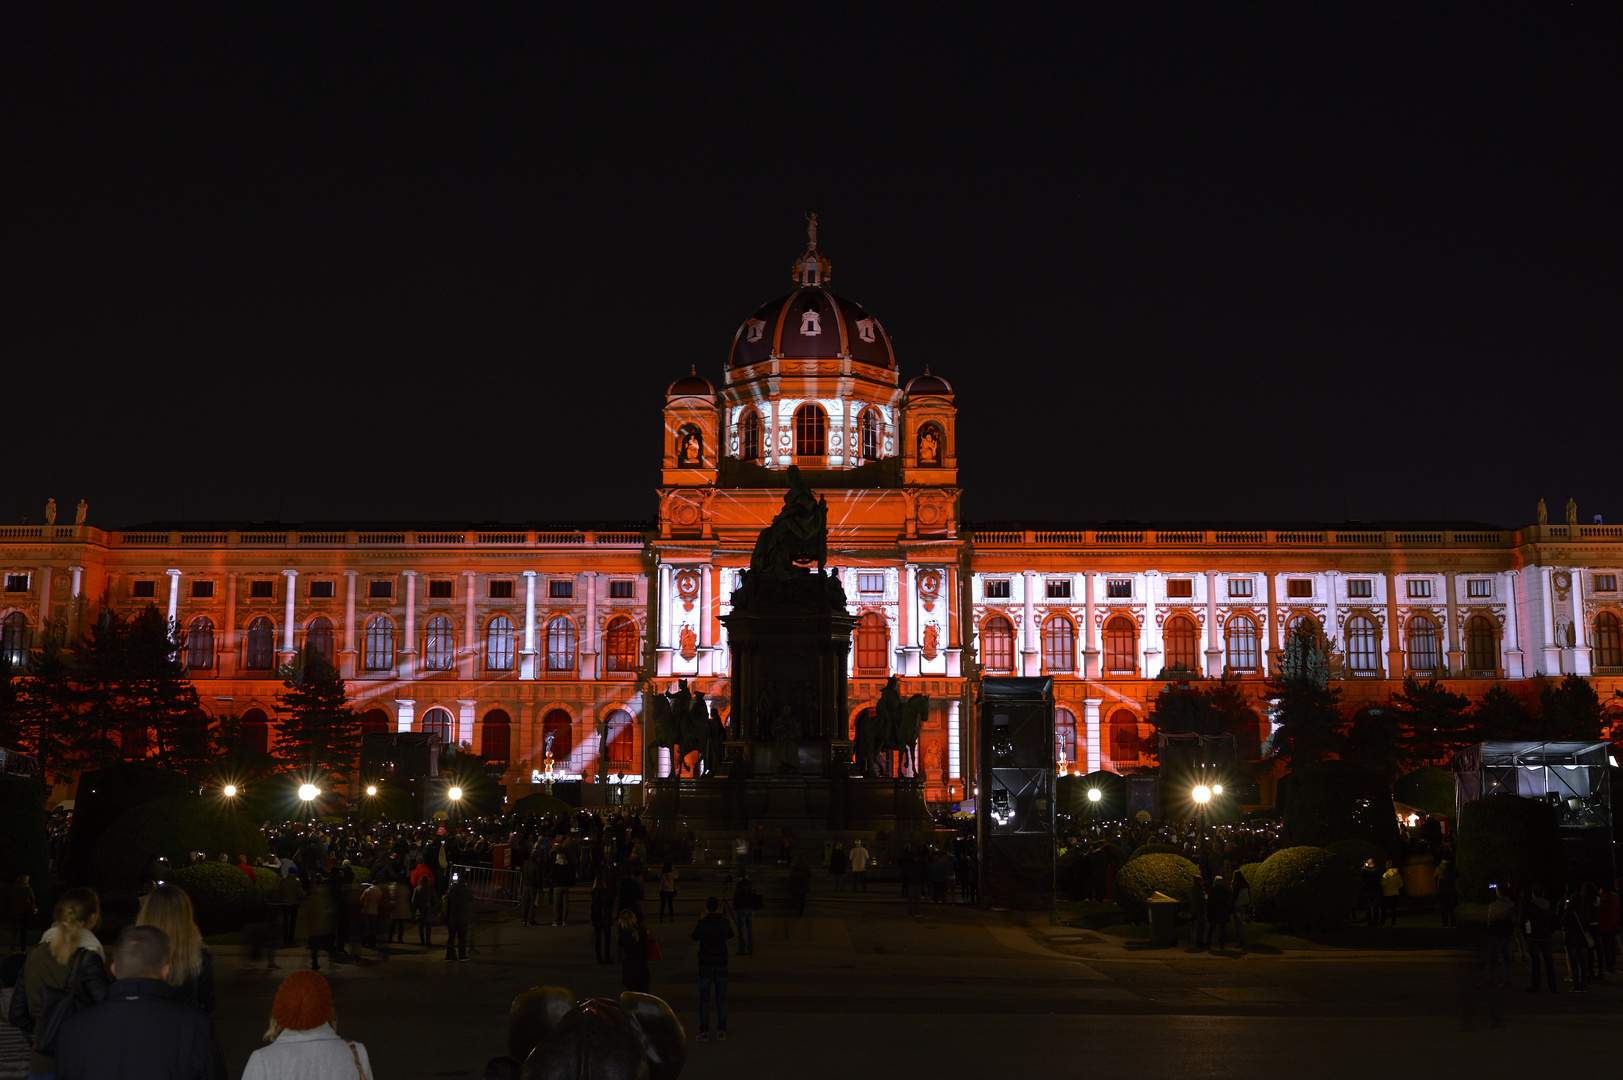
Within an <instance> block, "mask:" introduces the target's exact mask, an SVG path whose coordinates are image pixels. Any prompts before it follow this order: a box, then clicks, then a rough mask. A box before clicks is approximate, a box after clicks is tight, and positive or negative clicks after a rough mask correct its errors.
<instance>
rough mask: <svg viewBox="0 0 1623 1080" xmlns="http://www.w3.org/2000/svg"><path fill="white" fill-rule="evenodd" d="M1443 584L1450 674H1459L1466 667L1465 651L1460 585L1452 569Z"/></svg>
mask: <svg viewBox="0 0 1623 1080" xmlns="http://www.w3.org/2000/svg"><path fill="white" fill-rule="evenodd" d="M1446 578H1447V580H1446V581H1445V582H1444V584H1443V597H1444V604H1445V605H1446V606H1445V607H1444V608H1443V630H1444V632H1445V633H1446V634H1447V636H1448V672H1447V673H1448V674H1449V675H1457V674H1459V673H1460V671H1461V669H1463V668H1464V667H1465V653H1463V652H1461V651H1460V616H1459V599H1458V597H1459V592H1458V590H1459V586H1458V585H1457V584H1455V582H1454V571H1452V570H1450V571H1448V572H1447V575H1446Z"/></svg>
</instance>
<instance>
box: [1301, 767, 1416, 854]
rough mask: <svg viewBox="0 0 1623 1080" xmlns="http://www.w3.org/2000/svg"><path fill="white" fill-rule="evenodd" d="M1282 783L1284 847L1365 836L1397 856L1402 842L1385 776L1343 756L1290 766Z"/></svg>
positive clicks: (1363, 837) (1355, 838)
mask: <svg viewBox="0 0 1623 1080" xmlns="http://www.w3.org/2000/svg"><path fill="white" fill-rule="evenodd" d="M1287 779H1288V780H1289V781H1290V782H1289V783H1288V784H1287V785H1286V786H1285V796H1284V805H1283V807H1282V809H1283V811H1284V814H1285V823H1284V827H1283V828H1282V829H1281V830H1280V839H1281V840H1282V841H1284V843H1285V844H1286V845H1287V846H1289V847H1323V846H1324V845H1326V844H1333V843H1335V842H1336V841H1337V840H1366V841H1368V842H1369V843H1371V844H1374V845H1375V846H1376V847H1378V848H1380V849H1381V850H1382V851H1383V852H1385V856H1384V858H1383V859H1382V862H1384V861H1385V860H1386V859H1398V858H1401V857H1402V855H1403V843H1402V840H1401V838H1400V837H1399V836H1398V819H1397V813H1396V812H1395V811H1394V810H1393V809H1392V789H1391V787H1390V786H1389V785H1388V784H1387V782H1386V777H1384V776H1382V775H1381V774H1380V773H1378V772H1375V771H1374V770H1373V769H1366V768H1364V767H1362V766H1360V765H1354V764H1352V763H1351V762H1347V761H1322V762H1320V763H1319V764H1317V765H1310V766H1308V767H1307V768H1305V769H1302V770H1299V771H1297V772H1293V773H1291V774H1290V776H1289V777H1288V778H1287Z"/></svg>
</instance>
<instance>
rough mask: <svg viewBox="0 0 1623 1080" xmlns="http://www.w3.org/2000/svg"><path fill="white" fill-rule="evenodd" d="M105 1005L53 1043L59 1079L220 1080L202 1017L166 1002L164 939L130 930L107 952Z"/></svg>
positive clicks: (221, 1062) (149, 930)
mask: <svg viewBox="0 0 1623 1080" xmlns="http://www.w3.org/2000/svg"><path fill="white" fill-rule="evenodd" d="M113 977H114V979H116V980H117V981H115V982H114V983H113V985H112V986H111V987H110V988H109V989H108V991H107V1000H105V1001H103V1002H102V1003H101V1004H100V1005H96V1006H93V1007H92V1008H89V1009H82V1010H80V1011H79V1012H77V1013H75V1014H73V1015H72V1016H70V1017H69V1018H68V1019H67V1020H66V1021H65V1022H64V1023H63V1025H62V1031H61V1034H60V1035H59V1036H58V1037H57V1054H56V1075H57V1077H58V1078H59V1080H225V1076H226V1072H225V1056H224V1055H223V1054H222V1053H221V1052H220V1044H219V1043H217V1042H215V1041H214V1032H213V1030H212V1028H211V1026H210V1023H209V1018H208V1014H207V1013H204V1012H202V1011H200V1010H198V1009H192V1008H188V1007H186V1006H185V1005H180V1004H177V1003H175V1002H174V1001H171V1000H170V995H169V984H168V983H167V982H166V981H165V980H166V979H168V977H169V935H167V934H165V933H164V932H163V931H162V930H159V929H158V928H157V927H155V926H132V927H130V928H129V929H128V930H125V931H124V933H123V934H122V935H121V936H120V937H119V939H118V947H117V948H116V949H115V950H114V952H113Z"/></svg>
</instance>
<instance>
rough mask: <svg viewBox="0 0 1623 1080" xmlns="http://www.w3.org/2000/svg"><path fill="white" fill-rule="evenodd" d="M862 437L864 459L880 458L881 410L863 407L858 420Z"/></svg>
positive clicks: (874, 459)
mask: <svg viewBox="0 0 1623 1080" xmlns="http://www.w3.org/2000/svg"><path fill="white" fill-rule="evenodd" d="M858 427H859V428H860V435H861V439H862V460H863V461H878V460H879V410H878V409H863V410H862V419H861V420H859V421H858Z"/></svg>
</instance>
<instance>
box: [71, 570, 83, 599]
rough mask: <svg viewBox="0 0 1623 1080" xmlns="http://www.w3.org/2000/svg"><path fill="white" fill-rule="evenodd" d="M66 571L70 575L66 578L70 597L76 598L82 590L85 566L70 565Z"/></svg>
mask: <svg viewBox="0 0 1623 1080" xmlns="http://www.w3.org/2000/svg"><path fill="white" fill-rule="evenodd" d="M68 573H69V574H70V575H71V577H70V578H69V580H68V589H69V592H70V593H71V599H74V600H77V599H79V597H80V595H81V593H82V592H83V590H84V580H85V568H84V567H82V566H70V567H68Z"/></svg>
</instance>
